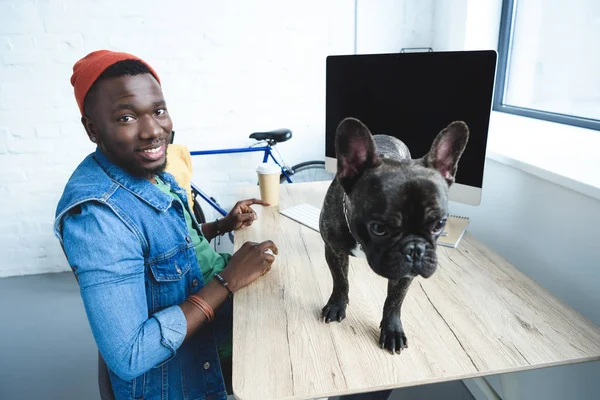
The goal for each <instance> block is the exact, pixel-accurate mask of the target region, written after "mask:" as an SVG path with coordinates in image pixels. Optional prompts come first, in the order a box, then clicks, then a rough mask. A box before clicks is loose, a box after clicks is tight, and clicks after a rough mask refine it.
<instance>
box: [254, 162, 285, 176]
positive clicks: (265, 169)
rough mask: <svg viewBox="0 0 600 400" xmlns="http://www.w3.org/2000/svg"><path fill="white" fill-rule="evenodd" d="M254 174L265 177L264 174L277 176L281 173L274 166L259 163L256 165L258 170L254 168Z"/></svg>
mask: <svg viewBox="0 0 600 400" xmlns="http://www.w3.org/2000/svg"><path fill="white" fill-rule="evenodd" d="M256 172H257V173H259V174H261V175H265V174H278V175H279V174H280V173H281V168H279V167H278V166H277V165H276V164H269V163H261V164H259V165H258V168H256Z"/></svg>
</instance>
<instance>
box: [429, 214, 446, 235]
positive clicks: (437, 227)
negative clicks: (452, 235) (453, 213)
mask: <svg viewBox="0 0 600 400" xmlns="http://www.w3.org/2000/svg"><path fill="white" fill-rule="evenodd" d="M446 221H447V220H446V218H444V219H440V220H439V221H437V222H436V223H435V225H434V226H433V229H432V230H431V231H432V233H434V234H436V235H437V234H438V233H442V230H443V229H444V226H446Z"/></svg>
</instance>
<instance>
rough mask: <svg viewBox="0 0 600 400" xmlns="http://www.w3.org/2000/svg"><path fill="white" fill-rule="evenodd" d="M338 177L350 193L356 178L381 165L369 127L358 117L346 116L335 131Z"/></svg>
mask: <svg viewBox="0 0 600 400" xmlns="http://www.w3.org/2000/svg"><path fill="white" fill-rule="evenodd" d="M335 154H336V158H337V178H338V181H339V182H340V184H341V185H342V187H343V188H344V190H345V191H346V192H347V193H348V192H350V190H351V189H352V186H353V185H354V183H356V180H357V179H358V178H360V176H361V175H362V174H363V173H364V172H365V171H366V170H367V169H369V168H376V167H378V166H379V165H381V159H380V158H379V156H378V155H377V153H376V152H375V142H374V141H373V135H372V134H371V132H370V131H369V129H368V128H367V127H366V126H365V125H364V124H363V123H362V122H361V121H359V120H358V119H356V118H346V119H344V120H343V121H342V122H340V124H339V125H338V127H337V130H336V133H335Z"/></svg>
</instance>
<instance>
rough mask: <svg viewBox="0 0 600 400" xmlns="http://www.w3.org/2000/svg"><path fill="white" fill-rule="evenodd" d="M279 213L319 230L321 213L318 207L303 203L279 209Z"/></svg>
mask: <svg viewBox="0 0 600 400" xmlns="http://www.w3.org/2000/svg"><path fill="white" fill-rule="evenodd" d="M279 213H280V214H282V215H285V216H286V217H288V218H290V219H293V220H294V221H296V222H298V223H300V224H302V225H305V226H308V227H309V228H310V229H314V230H315V231H317V232H319V216H320V214H321V209H320V208H317V207H315V206H311V205H310V204H305V203H303V204H298V205H297V206H293V207H289V208H286V209H284V210H280V211H279Z"/></svg>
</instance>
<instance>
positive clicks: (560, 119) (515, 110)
mask: <svg viewBox="0 0 600 400" xmlns="http://www.w3.org/2000/svg"><path fill="white" fill-rule="evenodd" d="M517 2H518V0H502V12H501V17H500V31H499V35H498V66H497V73H496V89H495V90H494V99H493V103H492V108H493V110H494V111H500V112H505V113H508V114H515V115H521V116H524V117H529V118H536V119H541V120H545V121H551V122H556V123H559V124H566V125H572V126H578V127H581V128H587V129H594V130H597V131H600V120H596V119H591V118H585V117H579V116H575V115H569V114H560V113H555V112H550V111H543V110H536V109H533V108H526V107H520V106H513V105H509V104H504V103H503V101H504V97H505V93H506V83H507V79H506V78H507V76H508V72H509V68H510V50H511V43H512V40H513V34H514V32H513V26H514V22H515V16H516V12H515V11H516V6H517Z"/></svg>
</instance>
